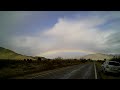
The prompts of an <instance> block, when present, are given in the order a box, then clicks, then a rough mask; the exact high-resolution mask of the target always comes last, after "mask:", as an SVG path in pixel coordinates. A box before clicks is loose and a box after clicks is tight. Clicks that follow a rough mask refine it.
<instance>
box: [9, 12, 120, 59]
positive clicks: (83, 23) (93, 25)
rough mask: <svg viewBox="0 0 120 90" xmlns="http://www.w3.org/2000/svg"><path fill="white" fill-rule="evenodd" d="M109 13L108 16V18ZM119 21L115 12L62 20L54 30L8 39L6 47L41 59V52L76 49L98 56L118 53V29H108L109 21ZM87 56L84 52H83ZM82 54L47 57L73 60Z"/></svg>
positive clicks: (119, 43)
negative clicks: (97, 54)
mask: <svg viewBox="0 0 120 90" xmlns="http://www.w3.org/2000/svg"><path fill="white" fill-rule="evenodd" d="M107 13H108V14H107ZM116 18H117V19H118V18H120V14H119V13H118V12H116V13H113V12H106V13H97V14H96V12H92V14H91V15H89V16H86V17H82V18H81V16H79V15H77V17H75V19H73V18H72V19H71V18H66V17H61V18H59V19H58V22H57V23H56V24H54V26H53V27H51V28H49V29H47V30H43V31H42V32H41V31H40V30H38V31H37V33H33V35H32V36H30V35H19V36H18V35H17V36H15V35H14V36H13V37H11V38H10V39H9V41H8V43H9V46H10V47H11V48H12V49H13V50H15V51H16V52H18V53H23V54H26V55H40V54H41V53H43V52H47V51H52V50H60V49H78V50H86V51H92V52H99V53H119V52H120V48H119V45H120V39H119V36H120V35H119V33H118V32H119V29H120V28H119V26H118V27H117V28H111V27H107V25H108V26H109V25H110V26H112V25H114V23H113V22H112V24H111V23H110V24H108V22H110V21H111V20H114V19H116ZM104 25H105V26H106V28H104V30H103V27H102V26H104ZM86 53H87V52H86ZM79 54H82V52H81V53H77V54H76V53H75V54H74V53H72V54H70V53H68V54H67V53H64V54H63V53H56V54H54V55H49V56H46V57H53V56H54V57H56V56H60V55H61V56H63V57H69V55H70V56H73V57H74V56H76V55H78V56H79Z"/></svg>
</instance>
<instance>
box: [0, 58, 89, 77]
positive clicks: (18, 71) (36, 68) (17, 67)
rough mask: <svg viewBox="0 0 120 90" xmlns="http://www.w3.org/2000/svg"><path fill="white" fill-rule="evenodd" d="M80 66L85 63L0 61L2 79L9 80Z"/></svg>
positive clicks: (75, 61)
mask: <svg viewBox="0 0 120 90" xmlns="http://www.w3.org/2000/svg"><path fill="white" fill-rule="evenodd" d="M85 63H87V62H85ZM78 64H83V62H81V61H80V60H49V61H48V60H44V61H31V62H26V61H14V60H8V61H7V60H6V61H2V60H0V66H1V67H0V79H9V78H12V77H17V76H24V75H27V74H32V73H36V72H42V71H47V70H52V69H56V68H61V67H66V66H72V65H78Z"/></svg>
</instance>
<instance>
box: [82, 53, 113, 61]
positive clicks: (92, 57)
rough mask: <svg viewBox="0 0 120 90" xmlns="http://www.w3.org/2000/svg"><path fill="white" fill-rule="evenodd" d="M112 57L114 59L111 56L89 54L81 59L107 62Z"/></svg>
mask: <svg viewBox="0 0 120 90" xmlns="http://www.w3.org/2000/svg"><path fill="white" fill-rule="evenodd" d="M113 57H114V56H113V55H107V54H101V53H97V54H89V55H86V56H83V57H81V58H84V59H92V60H104V59H107V60H109V59H111V58H113Z"/></svg>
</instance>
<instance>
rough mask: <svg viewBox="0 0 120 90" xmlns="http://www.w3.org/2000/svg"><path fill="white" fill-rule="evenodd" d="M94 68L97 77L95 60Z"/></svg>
mask: <svg viewBox="0 0 120 90" xmlns="http://www.w3.org/2000/svg"><path fill="white" fill-rule="evenodd" d="M94 70H95V79H97V72H96V66H95V62H94Z"/></svg>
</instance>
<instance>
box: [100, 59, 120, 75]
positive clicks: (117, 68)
mask: <svg viewBox="0 0 120 90" xmlns="http://www.w3.org/2000/svg"><path fill="white" fill-rule="evenodd" d="M101 67H102V71H103V72H104V73H107V72H111V73H120V63H119V62H117V61H105V62H104V63H103V64H102V66H101Z"/></svg>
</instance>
